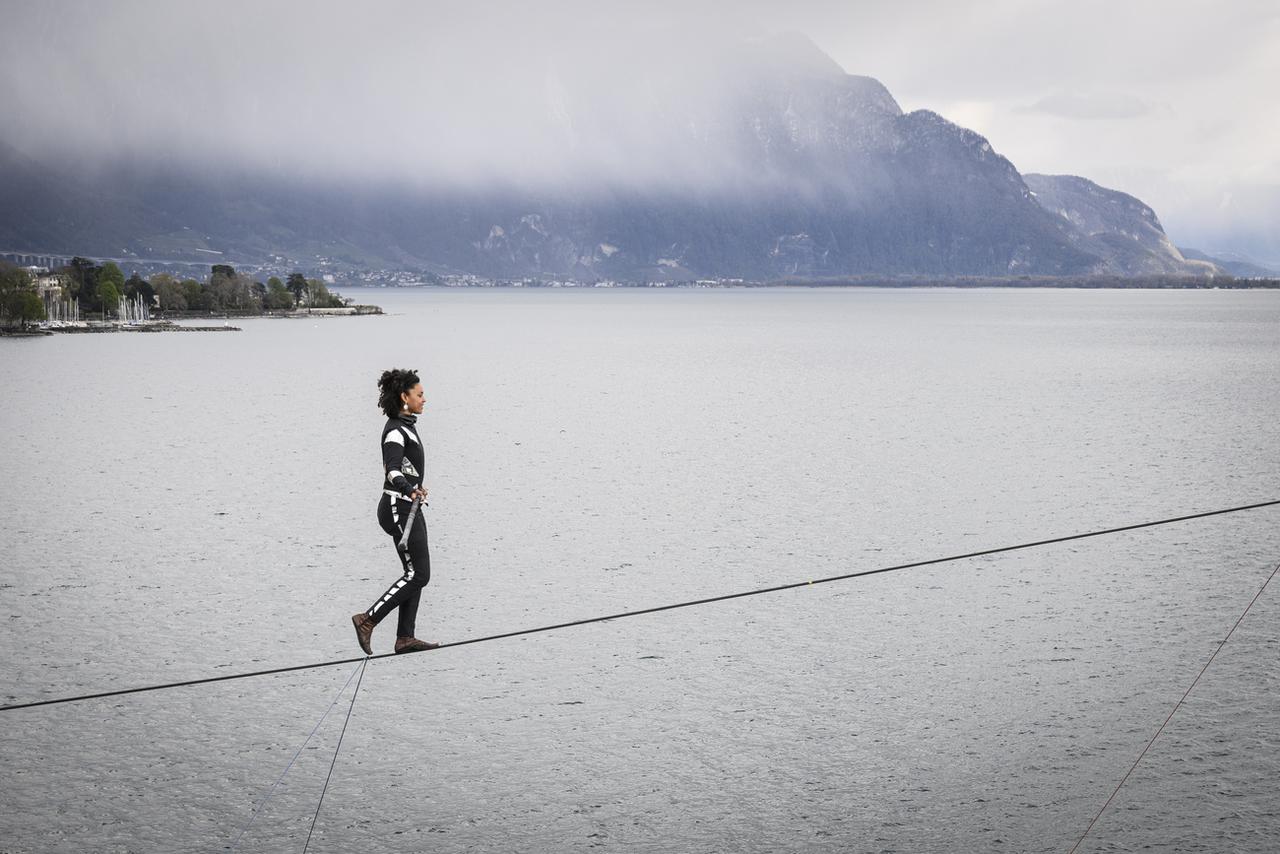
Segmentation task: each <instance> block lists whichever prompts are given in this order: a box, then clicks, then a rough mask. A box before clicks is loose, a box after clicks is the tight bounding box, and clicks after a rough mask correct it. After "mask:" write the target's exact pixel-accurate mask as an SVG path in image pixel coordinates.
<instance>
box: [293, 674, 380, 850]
mask: <svg viewBox="0 0 1280 854" xmlns="http://www.w3.org/2000/svg"><path fill="white" fill-rule="evenodd" d="M368 666H369V659H367V658H366V659H365V660H364V663H363V664H361V665H360V678H359V679H357V680H356V690H354V691H352V692H351V705H350V706H347V719H346V720H345V721H343V722H342V732H340V733H338V746H337V747H335V748H334V749H333V761H332V762H330V763H329V773H328V775H327V776H326V777H325V778H324V788H323V789H321V790H320V800H319V801H318V802H317V803H316V814H315V815H313V816H312V817H311V829H310V830H308V831H307V842H306V844H305V845H303V846H302V854H307V849H308V848H310V847H311V834H312V833H314V832H315V829H316V820H317V819H318V818H320V807H322V806H324V794H325V792H327V791H329V779H330V778H331V777H333V766H335V765H337V764H338V751H340V750H342V739H343V738H344V737H345V736H346V734H347V724H349V723H351V710H352V709H354V708H355V707H356V697H357V696H359V694H360V683H361V682H363V681H364V669H365V668H366V667H368Z"/></svg>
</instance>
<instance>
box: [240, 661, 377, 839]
mask: <svg viewBox="0 0 1280 854" xmlns="http://www.w3.org/2000/svg"><path fill="white" fill-rule="evenodd" d="M356 671H359V672H360V676H361V678H363V677H364V666H363V665H361V666H360V667H357V668H355V669H354V670H352V671H351V675H350V676H348V677H347V681H346V684H344V685H343V686H342V687H341V688H339V689H338V694H337V696H335V697H334V698H333V699H332V700H331V701H330V702H329V708H327V709H325V710H324V714H323V715H321V716H320V720H318V721H316V725H315V726H314V727H312V728H311V734H310V735H308V736H307V740H306V741H304V742H302V744H301V745H300V746H299V747H298V749H297V751H296V752H295V753H294V754H293V758H292V759H290V760H289V764H288V765H286V766H284V770H283V771H281V772H280V776H279V777H277V778H276V781H275V783H273V784H272V785H271V788H270V789H268V790H267V794H266V796H265V797H264V798H263V799H262V800H261V801H259V802H258V803H257V804H255V805H254V807H253V813H252V815H250V817H249V821H248V823H247V824H245V826H244V827H242V828H240V832H239V833H237V834H236V838H235V841H234V842H232V843H231V851H232V852H233V854H234V852H235V850H236V849H237V848H239V847H240V840H241V839H243V838H244V835H245V834H246V833H248V832H249V828H251V827H253V823H254V822H255V821H257V820H258V816H260V815H261V814H262V813H263V811H264V810H266V808H267V803H268V802H270V800H271V796H272V795H274V794H275V793H276V789H278V788H279V787H280V784H281V783H283V782H284V778H285V775H287V774H288V773H289V769H291V768H292V767H293V763H295V762H297V761H298V757H299V756H301V755H302V751H304V750H306V749H307V745H308V744H310V743H311V739H313V738H315V736H316V733H317V732H319V731H320V725H321V724H323V723H324V721H325V718H327V717H329V713H330V712H332V711H333V708H334V706H336V705H338V700H339V698H341V697H342V695H343V694H344V693H346V690H347V688H348V686H350V685H351V680H352V679H355V678H356ZM357 684H358V683H357ZM351 701H352V702H353V703H354V702H355V695H354V694H353V695H352V696H351Z"/></svg>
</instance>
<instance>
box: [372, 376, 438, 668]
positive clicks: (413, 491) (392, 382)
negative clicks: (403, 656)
mask: <svg viewBox="0 0 1280 854" xmlns="http://www.w3.org/2000/svg"><path fill="white" fill-rule="evenodd" d="M378 388H379V390H380V392H381V393H380V394H379V395H378V405H379V406H380V407H382V411H383V412H385V413H386V414H387V423H386V426H384V427H383V428H382V470H383V472H384V474H385V477H384V479H383V483H382V498H381V499H379V501H378V524H379V525H381V526H382V530H384V531H386V532H387V533H388V534H390V535H391V539H392V540H394V541H395V544H396V554H398V555H399V556H400V563H401V565H402V566H403V567H404V575H402V576H400V578H398V579H397V580H396V583H395V584H392V585H391V587H390V588H388V590H387V592H386V593H384V594H382V596H381V597H380V598H379V599H378V601H377V602H375V603H373V607H372V608H370V609H369V610H367V611H362V612H361V613H359V614H356V615H355V616H353V617H352V618H351V622H352V623H354V624H355V627H356V640H358V641H359V642H360V648H361V649H362V650H364V652H365V655H372V654H373V646H372V644H371V640H372V638H373V627H374V626H376V625H378V623H380V622H382V619H383V618H384V617H386V616H387V614H389V613H391V612H392V611H393V610H394V609H396V608H399V609H400V614H399V617H398V618H397V622H398V624H397V626H396V652H420V651H422V650H424V649H435V648H436V647H438V646H439V645H440V644H438V643H430V642H428V641H421V640H418V639H417V638H415V637H414V636H413V631H414V622H415V621H416V619H417V617H418V600H419V599H420V598H421V597H422V588H423V587H425V586H426V585H427V582H428V581H430V580H431V557H430V555H429V554H428V553H427V522H426V520H425V519H424V518H422V514H421V513H418V514H416V515H415V518H414V519H413V522H412V528H411V529H410V532H409V541H408V543H407V544H406V545H405V546H404V547H401V545H400V541H401V539H402V538H403V536H404V529H405V526H406V525H408V524H410V519H409V516H410V512H409V511H410V508H411V507H412V506H413V501H414V499H415V498H416V499H418V500H419V501H420V502H423V503H425V502H426V498H427V490H426V488H425V487H424V486H423V485H422V470H423V456H424V455H423V451H422V442H421V440H419V439H418V431H417V428H416V427H415V426H414V424H415V422H417V420H418V416H419V415H421V414H422V407H423V405H424V404H425V403H426V397H425V395H424V394H423V393H422V383H421V382H419V381H418V375H417V374H416V373H414V372H413V371H401V370H391V371H383V372H382V378H381V379H379V380H378Z"/></svg>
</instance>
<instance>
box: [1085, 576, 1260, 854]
mask: <svg viewBox="0 0 1280 854" xmlns="http://www.w3.org/2000/svg"><path fill="white" fill-rule="evenodd" d="M1276 573H1280V563H1277V564H1276V568H1275V569H1273V570H1271V574H1270V575H1268V576H1267V580H1266V581H1264V582H1262V586H1261V587H1259V588H1258V592H1257V593H1255V594H1253V598H1252V599H1250V600H1249V604H1248V605H1246V606H1245V608H1244V613H1243V614H1241V615H1240V619H1238V620H1236V623H1235V625H1234V626H1232V627H1231V631H1229V632H1227V636H1226V637H1224V638H1223V639H1222V640H1221V641H1220V642H1219V643H1218V647H1217V649H1215V650H1214V651H1213V654H1212V655H1210V656H1209V660H1208V661H1206V662H1205V663H1204V667H1201V668H1200V672H1199V673H1197V674H1196V678H1195V679H1192V680H1191V685H1190V686H1188V688H1187V690H1186V692H1185V693H1184V694H1183V695H1182V698H1181V699H1180V700H1178V702H1176V703H1174V704H1173V710H1172V711H1170V712H1169V716H1168V717H1167V718H1165V719H1164V723H1162V724H1160V727H1159V728H1158V729H1157V730H1156V734H1155V735H1153V736H1151V740H1150V741H1148V742H1147V746H1146V747H1144V748H1142V752H1141V753H1139V754H1138V758H1137V759H1135V760H1133V764H1132V765H1130V766H1129V770H1128V771H1126V772H1124V776H1123V777H1121V778H1120V782H1119V783H1116V787H1115V790H1114V791H1112V792H1111V794H1110V795H1109V796H1108V797H1107V801H1106V803H1104V804H1103V805H1102V809H1100V810H1098V814H1097V815H1095V816H1094V817H1093V820H1092V821H1090V822H1089V826H1088V827H1086V828H1085V829H1084V833H1082V834H1080V838H1079V839H1077V840H1076V844H1075V845H1072V846H1071V850H1070V851H1068V852H1067V854H1075V852H1076V849H1077V848H1079V847H1080V843H1082V842H1084V838H1085V837H1086V836H1088V835H1089V831H1091V830H1093V826H1094V825H1095V824H1097V822H1098V819H1100V818H1102V814H1103V813H1104V812H1106V811H1107V807H1109V806H1111V801H1112V800H1113V799H1114V798H1115V796H1116V795H1117V794H1118V793H1119V791H1120V787H1121V786H1123V785H1124V784H1125V782H1126V781H1127V780H1128V779H1129V775H1130V774H1132V773H1133V771H1134V769H1135V768H1137V767H1138V763H1139V762H1141V761H1142V757H1144V756H1146V755H1147V751H1148V750H1150V749H1151V745H1153V744H1155V743H1156V739H1157V738H1159V737H1160V733H1162V732H1164V728H1165V727H1166V726H1168V725H1169V721H1171V720H1173V716H1174V715H1175V714H1177V712H1178V709H1180V708H1182V704H1183V703H1184V702H1186V699H1187V697H1188V696H1190V695H1191V691H1192V689H1194V688H1195V687H1196V683H1197V682H1199V681H1200V677H1201V676H1203V675H1204V672H1205V671H1206V670H1208V669H1209V665H1210V664H1213V660H1214V659H1215V658H1217V656H1218V653H1220V652H1222V648H1223V647H1224V646H1226V645H1227V641H1229V640H1231V635H1233V634H1234V633H1235V630H1236V629H1238V628H1240V624H1241V623H1243V622H1244V618H1245V617H1247V616H1248V615H1249V609H1250V608H1252V607H1253V603H1254V602H1257V601H1258V598H1259V597H1260V596H1262V591H1264V590H1266V589H1267V585H1268V584H1270V583H1271V579H1273V578H1275V577H1276Z"/></svg>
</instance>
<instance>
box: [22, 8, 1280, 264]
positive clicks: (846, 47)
mask: <svg viewBox="0 0 1280 854" xmlns="http://www.w3.org/2000/svg"><path fill="white" fill-rule="evenodd" d="M0 11H2V12H3V15H2V17H0V20H3V22H4V31H3V44H4V50H3V51H0V72H2V73H3V78H2V79H0V109H2V111H3V116H4V124H3V129H0V138H4V139H7V140H8V141H10V142H12V143H14V144H15V145H17V146H18V147H20V148H22V149H23V150H25V151H27V152H28V153H31V154H35V155H38V156H39V155H46V156H47V155H50V154H53V153H57V152H58V151H59V150H60V149H61V150H64V151H73V152H74V153H75V154H77V156H81V155H83V154H85V153H94V152H96V153H99V154H106V155H109V154H114V153H118V152H121V151H143V152H167V153H170V154H175V153H182V152H187V153H191V152H197V153H199V154H200V155H201V156H217V157H221V158H225V159H227V160H230V161H233V162H234V161H236V160H238V159H244V160H247V161H249V162H252V163H253V164H255V165H258V166H261V165H266V166H268V167H271V166H279V167H280V168H300V167H308V168H312V169H314V170H316V171H318V172H324V171H335V170H337V171H341V170H342V169H346V170H354V171H356V172H359V171H360V170H362V169H372V170H376V169H384V170H387V171H389V172H396V171H397V170H399V171H407V170H410V169H411V168H412V164H414V163H420V162H422V161H424V160H430V161H432V162H434V163H436V164H440V163H447V164H450V165H451V168H456V169H458V170H460V171H461V172H463V173H469V174H479V173H483V172H485V171H486V170H492V169H495V168H498V166H499V165H500V163H501V162H502V161H525V162H539V163H545V164H547V165H548V168H550V169H554V168H571V167H572V165H573V161H574V160H575V159H578V158H580V156H581V154H582V152H575V153H574V154H573V155H572V156H568V157H567V156H565V154H564V152H563V151H562V150H561V149H562V148H563V146H558V143H557V142H556V140H555V139H552V138H551V137H547V136H539V135H538V134H537V133H531V134H529V135H528V137H527V138H526V137H524V136H522V134H521V128H522V127H537V126H541V125H540V124H539V123H540V122H541V123H542V124H543V125H545V119H546V116H545V115H543V114H545V113H546V112H547V111H548V110H549V109H551V110H554V109H556V106H555V105H556V104H557V103H559V101H560V100H561V99H563V98H564V97H566V95H565V92H566V91H567V92H569V93H571V94H570V95H569V97H571V96H572V93H573V92H582V91H590V92H592V93H594V96H595V97H600V98H602V99H604V100H610V99H612V100H613V101H615V102H616V114H615V115H614V116H613V118H614V119H616V120H617V126H618V127H621V128H622V130H621V131H620V133H626V134H630V135H631V137H632V139H631V140H630V143H631V147H629V148H628V147H627V146H621V147H620V148H619V151H620V152H625V153H626V156H634V154H635V150H636V149H635V143H636V140H637V139H642V138H644V134H645V133H646V130H645V128H646V127H648V126H649V122H648V120H647V119H648V115H649V113H648V112H647V111H648V110H650V109H652V108H653V105H652V104H646V103H645V101H644V99H645V97H646V91H645V90H642V89H640V88H638V87H637V86H634V85H630V84H631V83H632V82H633V78H634V75H633V74H630V73H629V69H632V68H634V67H636V66H637V65H639V64H643V65H645V66H646V67H647V68H648V69H649V72H648V73H650V74H653V73H654V72H655V69H662V68H667V67H669V68H671V69H673V73H686V72H687V69H689V68H690V67H694V66H699V65H701V67H704V68H706V67H714V66H716V65H717V64H718V63H719V61H720V59H721V57H720V55H719V53H718V52H717V51H718V49H717V48H715V47H707V48H706V49H705V50H701V49H700V47H699V46H700V45H711V44H712V43H713V42H716V43H719V42H723V41H726V40H729V41H731V40H733V39H738V38H752V37H759V36H766V35H769V34H775V33H780V32H799V33H802V34H804V35H806V36H808V37H809V38H810V39H811V40H812V41H813V42H814V43H815V44H816V45H818V46H819V47H820V48H821V49H822V50H823V51H825V52H826V53H827V54H828V55H829V56H830V57H831V58H833V59H834V60H835V61H836V62H837V63H839V65H840V66H841V67H843V68H844V70H845V71H847V72H849V73H851V74H862V75H867V76H871V77H875V78H877V79H878V80H880V81H881V82H882V83H884V84H885V85H886V86H887V87H888V89H889V91H890V92H892V94H893V95H894V97H895V98H896V99H897V100H898V102H899V104H901V105H902V107H903V109H904V110H908V111H909V110H913V109H931V110H934V111H936V112H938V113H941V114H942V115H943V116H945V117H946V118H948V119H950V120H952V121H954V122H956V123H958V124H961V125H964V126H966V127H969V128H972V129H973V130H976V131H978V132H979V133H981V134H983V135H984V136H986V137H987V138H988V139H989V140H990V141H991V143H992V145H993V147H994V148H995V149H996V150H997V151H999V152H1000V153H1001V154H1004V155H1005V156H1006V157H1008V158H1009V159H1010V160H1012V161H1013V163H1014V165H1015V166H1017V167H1018V169H1019V170H1020V171H1022V172H1048V173H1071V174H1078V175H1083V176H1085V177H1088V178H1090V179H1093V180H1095V181H1097V182H1098V183H1100V184H1103V185H1104V186H1108V187H1113V188H1115V189H1119V190H1123V191H1125V192H1129V193H1132V194H1134V195H1136V196H1138V197H1139V198H1141V199H1142V200H1144V201H1146V202H1147V203H1148V204H1150V205H1152V206H1153V207H1154V208H1155V209H1156V212H1157V213H1158V214H1159V215H1160V217H1161V219H1162V221H1163V222H1164V225H1165V227H1166V230H1167V231H1169V233H1170V235H1171V237H1172V238H1173V239H1174V241H1175V242H1176V243H1179V244H1181V245H1192V246H1199V247H1200V248H1205V249H1210V250H1218V251H1223V250H1232V249H1235V250H1242V249H1243V250H1247V251H1250V252H1252V253H1253V254H1255V255H1269V256H1270V257H1268V258H1267V259H1266V260H1269V261H1270V262H1271V263H1277V264H1280V145H1277V141H1280V95H1278V94H1277V93H1278V92H1280V86H1277V84H1276V81H1278V80H1280V2H1277V0H1230V2H1221V0H1220V2H1199V0H1194V2H1178V1H1177V0H1165V2H1155V1H1154V0H1135V2H1125V0H1110V2H1101V0H1097V2H1095V0H982V2H974V3H963V2H954V0H952V1H951V2H942V0H914V2H913V0H893V2H888V0H885V2H881V0H874V2H858V0H855V1H854V2H813V0H792V2H788V3H782V2H777V3H763V2H758V0H744V1H743V2H709V0H704V2H696V0H690V2H680V3H658V2H644V3H609V2H604V0H599V2H590V3H587V2H577V0H575V2H540V3H527V2H519V3H517V2H509V3H482V2H469V3H441V2H426V1H425V0H423V2H377V0H370V2H364V3H359V4H357V3H351V2H323V0H309V2H303V0H299V2H279V1H278V0H276V2H271V0H256V2H243V0H230V2H227V0H224V2H218V3H210V2H199V3H197V2H191V3H183V2H178V0H169V2H161V0H152V2H113V0H92V1H91V2H70V0H43V1H42V2H28V0H0ZM713 35H714V36H715V38H714V39H713V38H711V37H712V36H713ZM548 68H551V69H554V74H548ZM535 90H536V91H538V92H539V93H540V96H539V97H534V98H531V97H530V96H529V93H530V92H531V91H535ZM535 114H537V115H535ZM626 117H631V118H632V119H633V120H634V122H633V124H631V125H628V124H627V120H626ZM597 148H599V147H598V146H597ZM593 156H595V157H596V158H597V159H600V160H602V161H607V160H608V157H609V152H608V151H602V150H596V151H593ZM619 156H621V155H619Z"/></svg>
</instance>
